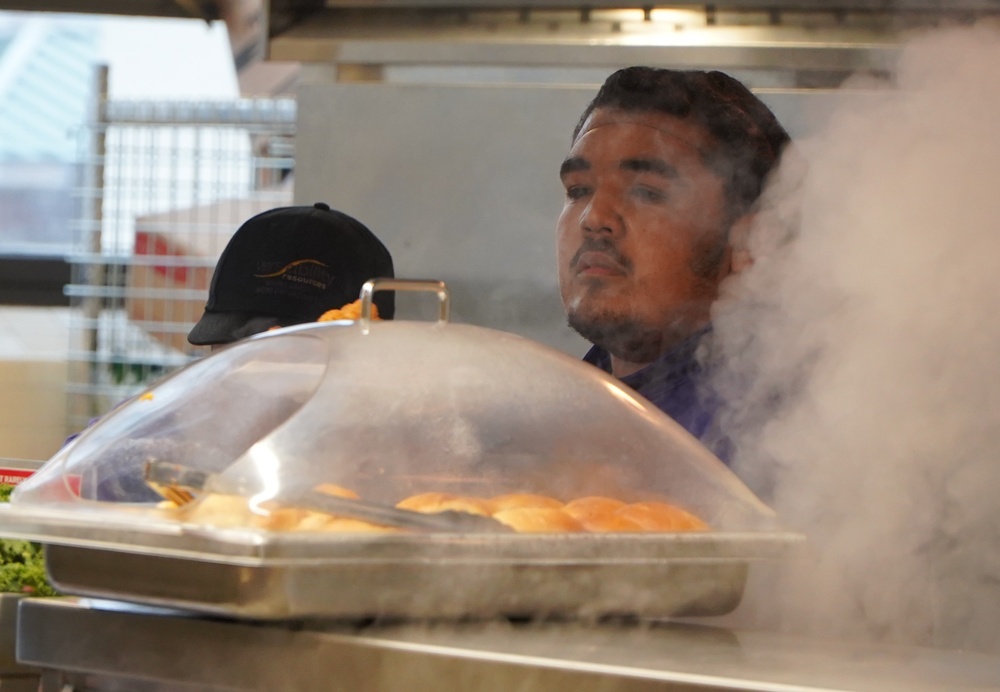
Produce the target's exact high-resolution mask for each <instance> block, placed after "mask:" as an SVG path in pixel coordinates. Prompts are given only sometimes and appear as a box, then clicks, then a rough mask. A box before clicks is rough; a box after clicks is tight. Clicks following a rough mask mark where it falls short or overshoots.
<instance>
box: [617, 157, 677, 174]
mask: <svg viewBox="0 0 1000 692" xmlns="http://www.w3.org/2000/svg"><path fill="white" fill-rule="evenodd" d="M618 167H619V168H621V169H622V170H623V171H633V172H635V173H656V174H658V175H662V176H663V177H664V178H679V177H680V173H678V171H677V169H676V168H674V167H673V166H671V165H670V164H669V163H667V162H666V161H664V160H663V159H622V162H621V163H620V164H619V165H618Z"/></svg>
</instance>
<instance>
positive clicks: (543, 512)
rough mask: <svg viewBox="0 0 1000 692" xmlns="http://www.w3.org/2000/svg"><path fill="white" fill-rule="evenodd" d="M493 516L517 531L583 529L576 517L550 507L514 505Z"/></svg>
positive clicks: (554, 531) (558, 531) (552, 531)
mask: <svg viewBox="0 0 1000 692" xmlns="http://www.w3.org/2000/svg"><path fill="white" fill-rule="evenodd" d="M493 518H494V519H496V520H497V521H499V522H500V523H501V524H504V525H506V526H509V527H510V528H512V529H514V530H515V531H517V532H519V533H565V532H567V531H583V526H582V525H581V524H580V522H578V521H577V520H576V519H574V518H573V517H571V516H570V515H568V514H566V512H564V511H562V510H561V509H556V508H552V507H515V508H514V509H503V510H500V511H499V512H496V513H495V514H494V515H493Z"/></svg>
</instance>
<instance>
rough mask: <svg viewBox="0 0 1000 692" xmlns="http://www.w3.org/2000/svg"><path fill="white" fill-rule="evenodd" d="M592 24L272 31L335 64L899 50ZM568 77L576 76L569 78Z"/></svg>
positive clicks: (284, 52)
mask: <svg viewBox="0 0 1000 692" xmlns="http://www.w3.org/2000/svg"><path fill="white" fill-rule="evenodd" d="M665 31H666V33H660V34H645V33H636V34H631V33H628V32H622V33H613V32H605V33H600V32H595V31H593V30H589V29H587V25H580V26H571V27H569V28H562V29H560V30H559V31H556V32H551V33H549V34H545V33H542V34H540V35H537V36H535V35H528V36H525V35H524V34H525V31H524V29H523V27H518V26H517V25H516V24H514V25H511V26H510V27H507V28H506V30H505V29H504V28H500V29H489V28H486V27H476V26H472V27H467V26H457V27H448V28H447V29H439V28H428V29H424V30H420V31H387V30H385V29H383V28H381V27H371V28H367V27H362V28H358V29H357V30H356V31H355V32H353V33H352V32H351V31H349V30H345V29H344V28H343V23H342V22H341V21H340V20H338V18H337V17H336V16H325V15H317V16H315V17H312V18H310V19H309V20H307V21H304V22H302V23H301V24H300V25H298V26H296V27H295V28H294V29H291V30H289V31H287V32H285V33H283V34H281V35H279V36H277V37H275V38H273V39H272V40H271V48H270V51H271V57H272V59H274V60H292V61H300V62H306V63H328V64H338V65H380V66H383V67H393V66H397V67H398V66H438V67H441V66H449V65H450V66H469V65H479V66H487V65H488V66H505V67H522V68H527V67H555V66H563V67H573V68H580V67H601V68H606V69H607V70H608V71H609V72H610V71H612V70H614V69H617V68H618V67H621V66H623V65H638V64H643V65H646V64H648V65H655V66H660V67H673V68H699V69H721V70H730V71H731V70H777V71H786V72H810V71H833V72H837V73H839V74H840V75H841V77H844V76H846V75H848V74H850V73H851V72H853V71H856V70H887V69H890V68H891V67H892V65H893V64H894V61H895V57H896V54H897V52H898V43H899V39H898V38H897V36H896V35H895V34H893V33H888V32H869V31H851V32H847V31H839V32H838V31H835V30H832V31H829V32H827V33H820V35H819V36H817V34H816V32H809V31H804V30H800V29H797V28H793V29H786V28H772V27H765V28H758V27H741V28H724V29H720V28H689V29H685V30H684V31H683V32H681V33H680V34H675V33H674V32H673V29H672V28H670V29H669V30H665ZM566 81H572V78H571V77H568V78H567V80H566Z"/></svg>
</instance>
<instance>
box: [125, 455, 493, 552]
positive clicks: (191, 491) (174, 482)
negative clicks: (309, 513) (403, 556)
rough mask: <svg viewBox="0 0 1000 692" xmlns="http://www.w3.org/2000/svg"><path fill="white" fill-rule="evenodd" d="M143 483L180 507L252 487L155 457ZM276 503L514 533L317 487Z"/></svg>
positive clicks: (426, 526) (487, 520)
mask: <svg viewBox="0 0 1000 692" xmlns="http://www.w3.org/2000/svg"><path fill="white" fill-rule="evenodd" d="M143 478H144V479H145V481H146V484H147V485H148V486H149V487H151V488H152V489H153V490H155V491H156V492H157V493H159V494H160V495H161V496H163V497H164V498H165V499H167V500H170V501H171V502H173V503H175V504H177V505H185V504H188V503H189V502H193V501H194V500H196V499H197V498H198V496H199V495H202V494H205V493H224V494H230V495H242V496H244V497H246V496H247V495H248V494H249V487H250V484H249V483H248V482H246V481H245V480H244V479H229V478H223V477H222V476H219V475H217V474H213V473H209V472H207V471H201V470H198V469H193V468H190V467H188V466H183V465H181V464H174V463H171V462H167V461H160V460H158V459H154V458H149V459H147V460H146V462H145V467H144V470H143ZM271 499H272V500H274V501H275V502H278V503H280V504H282V505H288V506H293V507H299V508H301V509H309V510H313V511H317V512H325V513H327V514H335V515H338V516H341V517H350V518H352V519H361V520H363V521H368V522H372V523H373V524H380V525H382V526H394V527H398V528H403V529H411V530H416V531H437V532H445V533H484V532H491V533H496V532H504V533H506V532H510V531H511V529H510V528H509V527H508V526H505V525H504V524H501V523H500V522H499V521H497V520H496V519H493V518H492V517H484V516H481V515H478V514H471V513H469V512H457V511H454V510H446V511H444V512H437V513H434V514H423V513H421V512H413V511H411V510H408V509H399V508H397V507H390V506H388V505H383V504H378V503H375V502H367V501H364V500H354V499H351V498H347V497H338V496H336V495H330V494H328V493H324V492H320V491H318V490H315V489H314V488H313V487H299V488H295V487H292V488H291V489H286V490H283V491H282V492H281V493H279V494H278V495H276V496H275V497H273V498H271Z"/></svg>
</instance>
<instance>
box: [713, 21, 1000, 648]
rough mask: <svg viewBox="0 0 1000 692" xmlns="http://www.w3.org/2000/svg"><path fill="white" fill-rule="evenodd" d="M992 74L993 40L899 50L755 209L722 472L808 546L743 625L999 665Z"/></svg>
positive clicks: (769, 575) (726, 311)
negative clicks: (880, 77) (934, 649)
mask: <svg viewBox="0 0 1000 692" xmlns="http://www.w3.org/2000/svg"><path fill="white" fill-rule="evenodd" d="M998 74H1000V32H998V31H997V30H996V29H995V28H987V27H983V26H980V27H976V28H970V29H961V30H958V29H955V30H948V31H941V32H938V33H933V34H928V35H924V36H922V37H919V38H917V39H915V40H913V41H911V42H910V43H909V44H907V46H906V47H905V49H904V51H903V52H902V54H901V57H900V61H899V63H898V70H897V71H896V73H895V75H894V80H893V84H892V85H891V86H890V85H884V86H882V87H879V86H878V85H877V84H876V83H875V82H874V80H872V79H861V78H859V79H857V80H855V81H852V82H849V83H848V84H847V85H845V88H843V89H842V90H841V93H840V94H839V95H838V97H837V100H838V104H839V105H838V107H837V108H836V109H835V110H834V111H833V114H832V115H831V116H830V119H829V120H828V121H827V122H826V123H825V125H824V126H823V127H821V128H820V129H819V130H818V131H817V132H816V133H815V134H813V135H811V136H809V137H807V138H805V139H803V140H801V141H799V142H798V145H797V147H796V149H797V151H796V154H795V157H797V158H794V159H786V162H785V163H783V166H782V170H781V172H780V174H779V175H778V176H777V178H776V180H775V181H774V184H773V185H772V186H771V187H770V188H769V190H768V191H767V193H766V195H765V199H764V201H763V206H762V211H761V214H760V218H759V223H758V225H757V227H756V228H755V230H754V236H753V239H752V243H753V251H754V255H755V257H756V262H755V264H754V266H753V267H752V268H751V269H749V270H748V271H746V272H744V273H743V274H742V275H740V276H738V277H734V278H733V279H731V280H730V281H729V283H728V284H727V285H725V286H724V296H723V299H722V300H721V301H720V302H719V304H718V306H717V307H718V310H717V314H716V315H715V317H714V322H715V334H714V338H713V343H712V346H711V349H709V354H708V356H707V357H708V358H710V359H711V360H712V361H713V362H715V363H716V364H717V367H716V368H715V375H714V376H713V381H712V383H711V384H712V385H713V386H714V387H715V388H717V389H719V390H721V392H722V394H723V396H724V398H725V399H727V400H728V401H729V402H730V405H729V406H728V408H727V409H726V410H725V411H724V414H723V417H722V421H723V422H722V426H723V429H724V432H725V433H726V434H728V435H729V436H730V437H731V438H732V440H733V442H734V448H735V449H737V450H738V452H737V454H736V458H735V459H734V469H735V470H736V471H737V473H739V474H740V475H741V476H742V477H743V478H745V479H746V480H747V482H748V483H749V484H750V485H751V486H752V487H753V488H754V489H755V490H757V491H758V492H759V493H760V494H761V495H762V496H763V497H764V498H765V499H767V500H768V501H769V502H770V503H771V504H772V506H773V507H774V508H775V509H776V510H777V512H778V513H779V516H781V517H782V519H783V520H784V522H785V523H786V524H787V525H788V527H789V528H792V529H795V530H800V531H802V532H803V533H805V534H807V536H808V538H809V539H810V541H809V548H808V550H807V551H806V554H805V555H804V557H803V558H802V559H800V560H797V561H794V562H793V563H789V564H786V565H783V566H779V567H777V568H775V571H773V572H768V571H765V570H763V569H762V570H756V572H755V573H754V574H753V575H752V577H751V583H750V587H749V589H748V593H747V596H746V599H745V602H744V605H743V606H742V607H741V609H740V611H738V618H739V619H740V620H741V623H740V624H743V625H746V626H768V627H772V628H778V629H783V630H789V631H797V632H805V633H808V634H812V635H821V636H833V637H836V636H843V637H866V638H871V639H878V640H885V641H892V642H901V643H915V644H924V645H933V646H942V647H950V648H960V647H961V648H970V649H977V650H982V651H993V652H997V651H1000V500H998V497H997V494H998V491H1000V366H998V364H997V361H998V358H1000V270H998V268H997V266H998V258H1000V190H998V187H1000V175H998V162H1000V129H998V128H1000V126H998V123H1000V79H998V78H997V75H998ZM803 161H804V162H805V165H804V166H803V164H802V162H803ZM791 221H797V222H798V231H797V235H795V236H794V237H792V238H791V239H789V238H788V237H787V236H786V235H785V233H784V229H785V228H786V227H787V224H788V223H789V222H791Z"/></svg>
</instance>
